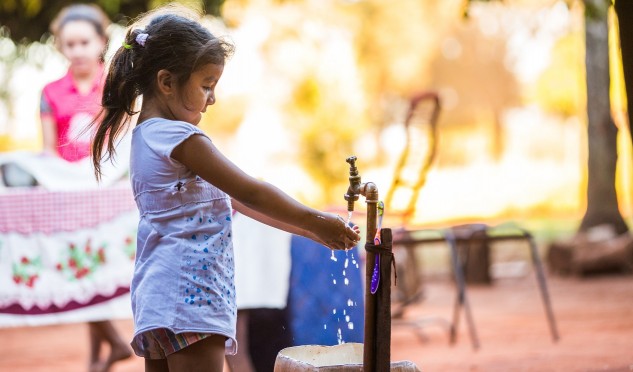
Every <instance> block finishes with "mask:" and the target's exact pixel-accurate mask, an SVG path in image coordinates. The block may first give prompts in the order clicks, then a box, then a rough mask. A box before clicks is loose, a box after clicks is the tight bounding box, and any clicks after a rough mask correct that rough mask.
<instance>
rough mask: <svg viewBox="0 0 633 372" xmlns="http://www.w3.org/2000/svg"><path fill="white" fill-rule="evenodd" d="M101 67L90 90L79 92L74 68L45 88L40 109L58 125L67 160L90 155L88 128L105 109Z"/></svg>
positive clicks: (60, 146) (59, 145)
mask: <svg viewBox="0 0 633 372" xmlns="http://www.w3.org/2000/svg"><path fill="white" fill-rule="evenodd" d="M100 69H101V70H100V71H99V73H98V74H97V76H96V78H95V81H94V82H93V84H92V88H91V89H90V91H89V92H88V93H86V94H81V93H80V92H79V90H78V89H77V87H76V85H75V82H74V80H73V77H72V74H71V73H70V70H69V71H68V72H67V73H66V75H65V76H64V77H62V78H61V79H59V80H56V81H54V82H52V83H49V84H47V85H46V86H45V87H44V90H43V91H42V100H41V104H40V113H41V115H42V117H43V118H44V117H50V118H51V119H53V121H54V122H55V124H56V125H57V151H58V152H59V155H60V156H61V157H62V158H63V159H65V160H67V161H71V162H73V161H78V160H81V159H83V158H85V157H87V156H88V155H90V140H91V137H92V131H89V130H86V128H88V124H90V122H91V121H92V120H93V119H94V117H95V116H96V115H97V113H98V112H99V110H100V109H101V94H102V93H103V83H104V79H103V71H104V69H103V66H101V67H100Z"/></svg>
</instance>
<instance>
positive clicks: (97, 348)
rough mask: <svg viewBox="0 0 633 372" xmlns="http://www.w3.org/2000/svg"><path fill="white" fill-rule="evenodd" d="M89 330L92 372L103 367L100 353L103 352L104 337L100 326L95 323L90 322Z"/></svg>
mask: <svg viewBox="0 0 633 372" xmlns="http://www.w3.org/2000/svg"><path fill="white" fill-rule="evenodd" d="M88 332H89V334H90V366H89V367H90V372H97V371H99V370H101V369H102V366H101V363H100V362H99V354H101V342H102V341H103V337H102V336H101V331H100V330H99V327H97V326H95V325H94V324H93V323H88Z"/></svg>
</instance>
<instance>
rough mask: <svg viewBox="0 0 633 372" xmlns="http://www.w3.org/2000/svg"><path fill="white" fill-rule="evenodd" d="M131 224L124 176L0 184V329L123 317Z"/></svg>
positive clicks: (133, 215) (134, 215) (133, 214)
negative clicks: (67, 183)
mask: <svg viewBox="0 0 633 372" xmlns="http://www.w3.org/2000/svg"><path fill="white" fill-rule="evenodd" d="M137 225H138V211H137V209H136V205H135V203H134V199H133V197H132V191H131V188H130V186H129V184H128V183H127V182H125V183H122V184H117V185H115V186H111V187H107V188H99V189H91V190H81V191H49V190H46V189H43V188H37V187H36V188H15V189H5V190H3V192H2V193H0V327H1V326H19V325H27V324H32V325H35V324H48V323H60V322H66V321H89V320H100V319H110V318H112V317H122V316H130V315H131V311H130V309H129V307H130V305H129V297H128V296H129V295H128V293H129V286H130V282H131V278H132V272H133V266H134V252H135V249H136V229H137ZM126 297H128V300H126V299H125V298H126Z"/></svg>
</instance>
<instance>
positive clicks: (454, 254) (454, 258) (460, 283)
mask: <svg viewBox="0 0 633 372" xmlns="http://www.w3.org/2000/svg"><path fill="white" fill-rule="evenodd" d="M444 238H445V239H446V241H447V243H448V245H449V247H450V249H451V262H452V264H453V270H454V273H455V281H456V283H457V299H456V302H455V306H454V308H453V324H452V326H451V338H450V342H451V344H454V343H455V340H456V339H457V329H458V325H459V311H460V308H461V306H464V312H465V315H466V322H467V324H468V330H469V333H470V339H471V342H472V344H473V349H475V350H477V349H479V337H478V336H477V329H476V328H475V322H474V319H473V316H472V311H471V308H470V303H469V301H468V296H467V295H466V281H465V279H464V272H463V268H462V263H461V260H460V258H459V252H458V251H457V242H456V239H455V236H454V235H453V232H452V231H450V230H447V231H445V232H444Z"/></svg>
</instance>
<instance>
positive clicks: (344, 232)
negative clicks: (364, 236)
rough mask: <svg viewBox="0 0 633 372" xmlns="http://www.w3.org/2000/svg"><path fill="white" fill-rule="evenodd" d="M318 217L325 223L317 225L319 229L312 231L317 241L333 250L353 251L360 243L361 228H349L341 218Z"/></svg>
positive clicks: (332, 216)
mask: <svg viewBox="0 0 633 372" xmlns="http://www.w3.org/2000/svg"><path fill="white" fill-rule="evenodd" d="M316 217H317V219H319V220H321V221H320V222H323V223H316V224H315V225H316V226H315V227H317V228H316V229H315V230H313V231H312V233H313V235H314V236H313V237H312V239H314V240H315V241H317V242H319V243H321V244H323V245H325V246H326V247H328V248H330V249H333V250H348V249H352V248H354V247H355V246H356V244H358V242H359V241H360V228H359V227H358V226H356V225H354V226H353V227H349V226H348V224H347V223H346V222H345V220H343V218H341V216H338V215H336V214H332V213H323V214H321V215H317V216H316Z"/></svg>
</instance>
